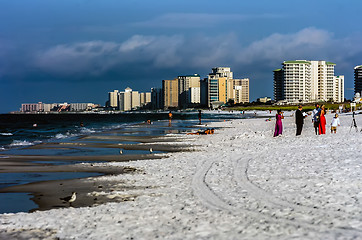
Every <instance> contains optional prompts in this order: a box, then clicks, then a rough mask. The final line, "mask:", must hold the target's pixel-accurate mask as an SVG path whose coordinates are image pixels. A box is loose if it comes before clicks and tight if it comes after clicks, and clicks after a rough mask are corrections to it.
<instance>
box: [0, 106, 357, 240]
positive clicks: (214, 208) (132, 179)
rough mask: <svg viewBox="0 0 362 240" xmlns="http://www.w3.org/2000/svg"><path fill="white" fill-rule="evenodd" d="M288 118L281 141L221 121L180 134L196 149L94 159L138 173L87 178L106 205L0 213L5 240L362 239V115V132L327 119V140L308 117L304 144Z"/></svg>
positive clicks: (264, 124) (270, 126)
mask: <svg viewBox="0 0 362 240" xmlns="http://www.w3.org/2000/svg"><path fill="white" fill-rule="evenodd" d="M258 114H259V113H258ZM290 115H291V113H289V114H287V116H286V118H285V119H284V120H283V127H284V131H283V135H282V136H279V137H275V138H274V137H272V136H273V130H274V124H275V120H274V118H273V119H272V121H265V120H266V119H265V118H259V119H242V120H232V121H225V122H215V123H212V124H209V126H208V127H220V129H217V131H216V132H215V134H214V135H181V136H180V140H182V145H187V146H189V149H191V150H194V151H181V152H173V153H170V154H168V157H167V158H161V159H155V160H152V161H149V160H148V159H147V158H144V159H142V160H139V161H129V162H122V161H118V162H117V161H115V162H106V163H96V162H95V163H93V166H95V167H97V168H106V169H115V168H118V169H122V168H124V169H132V170H130V172H128V173H127V174H113V175H108V176H102V177H97V178H88V179H84V180H82V181H88V184H89V185H88V187H87V189H88V191H83V192H81V193H80V194H79V198H80V199H83V201H92V200H93V201H97V200H98V199H100V201H101V202H100V205H98V204H97V206H94V207H80V206H76V204H77V201H75V202H74V205H75V206H74V207H67V208H60V209H52V210H48V211H36V212H33V213H17V214H2V215H0V223H1V225H0V239H11V238H18V239H29V238H35V239H57V238H59V239H155V238H161V239H362V230H361V229H362V218H361V216H362V190H361V189H362V170H361V167H362V162H361V159H362V151H360V149H361V145H362V133H361V132H360V131H359V130H360V128H361V127H362V114H359V115H356V121H357V125H358V127H359V129H358V132H356V131H355V129H354V128H351V122H352V116H351V115H348V114H342V115H341V116H340V119H341V126H340V127H338V129H337V134H331V133H330V132H329V131H328V130H329V124H330V122H331V120H332V116H333V115H332V114H327V116H326V118H327V134H325V135H319V136H317V135H315V133H314V129H313V126H312V123H311V120H310V117H307V118H306V119H305V124H304V128H303V132H302V135H301V136H298V137H296V136H295V119H294V117H292V116H290ZM172 137H174V138H178V137H177V135H174V136H172ZM144 144H149V143H148V142H147V141H145V142H144ZM154 144H160V145H162V144H163V143H162V141H160V142H159V143H157V142H156V143H154ZM49 147H50V146H49ZM52 147H54V146H52ZM147 147H148V146H147ZM133 170H134V171H133ZM63 184H64V185H66V187H67V190H69V191H71V190H74V189H75V188H76V185H73V183H72V182H71V181H70V182H69V183H68V182H67V181H64V183H63ZM99 186H101V187H102V188H103V187H104V191H99V189H100V188H99ZM38 187H39V188H41V186H40V185H39V186H38ZM102 188H101V189H102ZM54 191H56V187H54ZM85 198H87V199H88V200H84V199H85ZM94 199H96V200H94ZM105 199H118V200H117V201H115V202H108V203H105V204H102V203H104V202H107V201H105ZM123 200H124V201H123ZM80 202H81V201H80ZM34 219H36V221H34Z"/></svg>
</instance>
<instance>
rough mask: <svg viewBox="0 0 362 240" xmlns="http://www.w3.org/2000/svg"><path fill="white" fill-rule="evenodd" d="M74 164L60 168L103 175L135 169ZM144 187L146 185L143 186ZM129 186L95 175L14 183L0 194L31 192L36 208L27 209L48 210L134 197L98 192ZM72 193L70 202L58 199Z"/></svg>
mask: <svg viewBox="0 0 362 240" xmlns="http://www.w3.org/2000/svg"><path fill="white" fill-rule="evenodd" d="M81 168H82V167H74V166H70V167H69V168H64V170H71V169H73V170H75V171H86V172H99V173H104V174H106V175H109V174H125V173H134V172H136V171H137V169H135V168H131V167H127V168H109V167H94V166H93V167H83V169H81ZM145 187H147V186H145ZM130 188H133V187H132V186H129V185H127V183H122V182H119V181H117V182H114V181H100V180H98V179H97V177H91V178H85V179H68V180H55V181H42V182H33V183H29V184H23V185H16V186H11V187H7V188H3V189H1V190H0V193H24V192H25V193H31V195H32V197H31V200H33V201H34V203H35V204H37V205H38V208H35V209H32V210H30V212H32V211H36V210H49V209H53V208H66V207H87V206H94V205H99V204H103V203H106V202H120V201H129V200H134V198H136V197H137V196H129V195H123V196H122V195H118V196H117V197H114V198H109V197H106V196H104V195H102V194H101V193H102V192H107V193H109V192H113V191H122V190H124V189H130ZM72 192H76V193H77V199H76V201H74V202H73V203H72V204H70V203H67V202H64V201H62V200H61V199H60V198H62V197H66V196H69V195H71V193H72Z"/></svg>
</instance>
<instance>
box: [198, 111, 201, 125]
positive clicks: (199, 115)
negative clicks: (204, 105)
mask: <svg viewBox="0 0 362 240" xmlns="http://www.w3.org/2000/svg"><path fill="white" fill-rule="evenodd" d="M198 117H199V124H200V125H201V110H199V114H198Z"/></svg>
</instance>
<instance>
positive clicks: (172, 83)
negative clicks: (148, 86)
mask: <svg viewBox="0 0 362 240" xmlns="http://www.w3.org/2000/svg"><path fill="white" fill-rule="evenodd" d="M162 91H163V107H164V108H165V109H168V108H178V99H179V96H178V95H179V94H178V79H177V78H176V79H173V80H162Z"/></svg>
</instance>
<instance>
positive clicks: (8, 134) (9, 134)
mask: <svg viewBox="0 0 362 240" xmlns="http://www.w3.org/2000/svg"><path fill="white" fill-rule="evenodd" d="M0 135H2V136H13V135H14V134H12V133H0Z"/></svg>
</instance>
